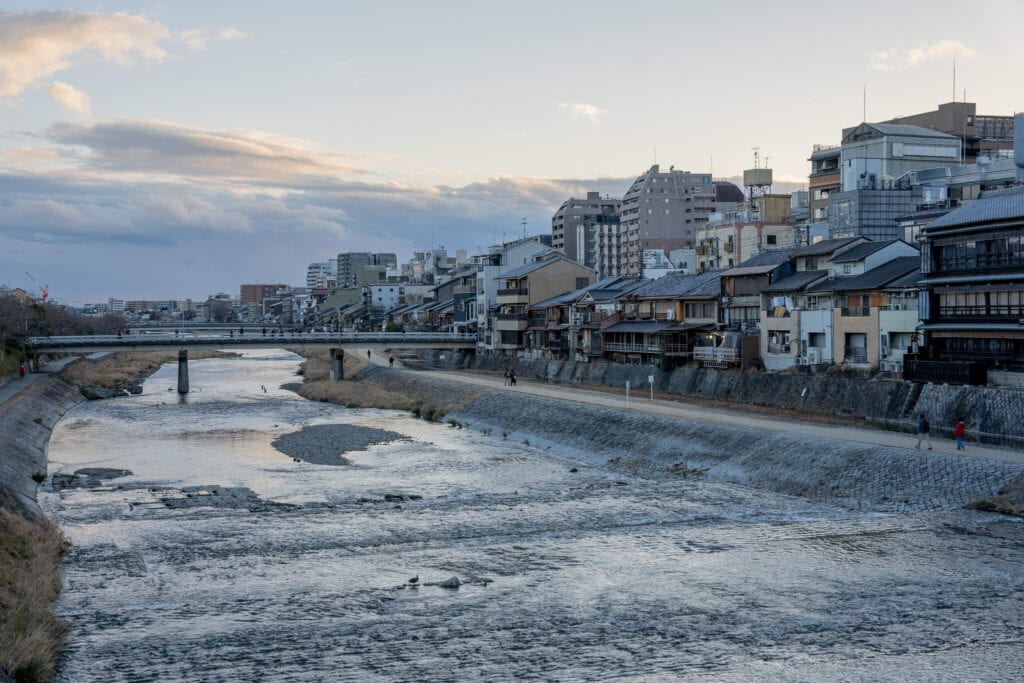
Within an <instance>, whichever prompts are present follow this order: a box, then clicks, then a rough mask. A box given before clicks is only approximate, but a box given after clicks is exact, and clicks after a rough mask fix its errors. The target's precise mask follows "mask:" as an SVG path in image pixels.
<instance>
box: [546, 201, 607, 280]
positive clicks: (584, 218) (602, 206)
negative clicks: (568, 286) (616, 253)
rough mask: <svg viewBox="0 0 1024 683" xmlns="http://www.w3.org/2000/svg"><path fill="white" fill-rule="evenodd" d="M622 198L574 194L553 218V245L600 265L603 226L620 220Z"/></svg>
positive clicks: (575, 257) (585, 262)
mask: <svg viewBox="0 0 1024 683" xmlns="http://www.w3.org/2000/svg"><path fill="white" fill-rule="evenodd" d="M621 203H622V200H621V199H617V198H612V197H609V196H607V195H606V196H605V197H603V198H602V197H601V193H599V192H588V193H587V196H586V198H585V199H579V198H576V197H570V198H569V199H567V200H565V201H564V202H562V205H561V206H560V207H558V210H557V211H556V212H555V215H554V216H552V217H551V246H552V248H554V249H557V250H559V251H560V252H562V253H563V254H565V255H566V256H568V257H569V258H571V259H572V260H573V261H578V262H579V263H582V264H583V265H585V266H587V267H588V268H594V269H596V268H597V266H598V245H599V242H600V239H599V232H600V226H601V225H617V224H618V223H619V215H618V213H619V207H620V205H621Z"/></svg>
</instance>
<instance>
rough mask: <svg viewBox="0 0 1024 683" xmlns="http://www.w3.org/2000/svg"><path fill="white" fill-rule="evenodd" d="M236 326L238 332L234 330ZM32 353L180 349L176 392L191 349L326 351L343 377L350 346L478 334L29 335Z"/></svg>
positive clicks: (184, 380) (446, 344) (184, 388)
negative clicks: (345, 354) (346, 354)
mask: <svg viewBox="0 0 1024 683" xmlns="http://www.w3.org/2000/svg"><path fill="white" fill-rule="evenodd" d="M236 330H237V332H238V333H237V334H236ZM25 348H26V351H27V352H28V354H29V356H30V357H35V356H38V355H41V354H44V353H95V352H96V351H177V352H178V393H179V394H187V393H188V390H189V387H188V350H189V349H198V350H222V349H233V348H245V349H328V350H330V352H331V379H338V380H340V379H342V378H343V377H344V376H345V375H344V372H345V370H344V365H343V358H344V351H345V349H346V348H361V349H376V350H378V351H382V350H385V349H456V350H462V349H474V348H476V335H474V334H458V333H447V332H286V331H281V330H273V329H269V330H268V333H267V334H263V333H262V329H261V330H257V331H253V332H250V333H249V334H246V333H245V332H244V331H242V330H241V329H238V328H232V329H230V330H224V331H218V332H216V333H212V334H193V333H191V332H183V331H180V330H176V331H175V332H173V333H168V332H158V333H143V334H116V335H114V334H106V335H99V334H98V335H85V336H76V337H29V339H28V343H27V344H26V345H25Z"/></svg>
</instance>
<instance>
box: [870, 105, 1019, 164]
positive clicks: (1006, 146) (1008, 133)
mask: <svg viewBox="0 0 1024 683" xmlns="http://www.w3.org/2000/svg"><path fill="white" fill-rule="evenodd" d="M977 109H978V105H977V104H976V103H974V102H947V103H945V104H940V105H939V107H938V109H935V110H934V111H926V112H924V113H921V114H911V115H910V116H897V117H896V118H894V119H890V120H888V121H883V123H898V124H907V125H912V126H921V127H922V128H930V129H932V130H937V131H939V132H941V133H947V134H949V135H954V136H956V137H958V138H960V140H961V141H962V143H963V157H962V160H963V163H966V164H973V163H976V162H977V161H978V159H979V158H981V157H989V158H992V159H994V158H996V157H999V156H1008V154H1009V152H1010V151H1011V150H1012V149H1013V130H1014V122H1013V116H1009V115H991V114H978V113H977Z"/></svg>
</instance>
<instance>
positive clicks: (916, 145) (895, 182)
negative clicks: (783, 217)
mask: <svg viewBox="0 0 1024 683" xmlns="http://www.w3.org/2000/svg"><path fill="white" fill-rule="evenodd" d="M840 152H841V157H840V177H841V191H840V192H832V193H831V194H830V195H829V205H828V214H829V218H828V220H829V232H830V235H831V236H832V237H844V236H850V235H864V236H866V237H869V238H871V239H874V240H888V239H895V238H897V237H900V236H902V232H903V231H902V230H901V229H900V227H899V224H898V219H899V218H900V217H901V216H903V215H905V214H907V213H909V212H910V211H911V210H913V208H914V201H913V193H912V190H911V185H910V179H911V176H912V174H913V173H914V172H916V171H923V170H925V169H929V168H935V167H937V166H948V165H950V164H954V163H956V162H957V161H958V160H959V159H960V154H961V143H960V139H959V138H957V137H956V136H953V135H948V134H946V133H940V132H938V131H935V130H931V129H928V128H922V127H920V126H910V125H901V124H894V123H862V124H860V125H859V126H855V127H853V128H847V129H846V130H844V131H843V140H842V147H841V150H840Z"/></svg>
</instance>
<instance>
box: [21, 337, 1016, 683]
mask: <svg viewBox="0 0 1024 683" xmlns="http://www.w3.org/2000/svg"><path fill="white" fill-rule="evenodd" d="M298 361H299V359H298V357H297V356H294V355H293V354H290V353H287V352H283V351H282V352H247V353H243V354H242V357H241V358H225V359H210V360H202V361H195V362H193V363H191V364H190V371H191V384H192V387H193V393H191V394H189V395H188V396H187V397H186V398H185V399H181V400H179V397H178V395H177V394H176V393H175V392H174V391H173V390H172V389H173V387H174V386H175V379H176V374H175V373H176V369H175V367H173V366H165V367H164V368H161V369H160V370H159V371H158V372H157V373H156V374H154V375H153V376H152V377H150V378H149V379H148V380H147V381H146V382H145V385H144V392H143V394H141V395H139V396H133V397H125V398H120V399H115V400H108V401H91V402H88V403H85V404H83V405H81V406H79V407H77V408H75V409H74V410H72V411H71V412H70V413H69V414H68V415H67V416H66V417H65V418H64V420H63V421H62V422H61V423H60V424H59V425H58V427H57V429H55V431H54V434H53V438H52V440H51V443H50V450H49V462H50V472H51V474H61V473H71V472H75V471H77V470H79V469H82V468H113V469H124V470H130V471H131V474H129V475H127V476H122V477H118V478H114V479H109V480H105V481H103V482H100V483H101V485H98V486H92V487H85V488H74V487H72V488H64V489H62V490H59V491H50V492H47V493H42V494H41V503H42V505H43V506H44V508H45V509H46V510H47V511H48V512H50V513H51V514H53V515H55V516H56V517H57V518H58V519H59V521H60V523H61V525H62V527H63V528H64V530H65V533H66V534H67V536H68V538H69V539H70V541H71V544H72V546H71V548H70V551H69V553H68V555H67V557H66V560H65V564H64V577H65V589H64V592H63V594H62V596H61V598H60V600H59V602H58V603H57V611H58V613H59V615H60V616H61V617H63V618H64V619H66V620H67V622H68V623H69V625H70V627H71V632H70V637H69V644H68V648H67V650H66V652H65V653H64V655H63V656H62V658H61V661H60V664H59V668H58V671H57V676H56V680H58V681H66V682H69V683H71V682H73V683H83V682H89V681H97V682H99V681H103V682H107V681H177V680H184V681H237V682H243V681H245V682H248V681H335V680H381V681H449V680H450V681H455V680H488V681H496V680H560V681H576V680H638V681H639V680H644V681H646V680H678V679H680V678H697V679H705V678H706V679H707V680H737V681H740V680H752V679H757V680H766V679H771V680H807V681H812V680H814V681H820V680H864V681H869V680H870V681H877V680H886V679H895V678H899V679H903V680H943V679H946V680H976V679H977V680H981V679H989V680H992V679H994V680H1014V679H1017V680H1020V679H1021V678H1022V677H1024V658H1022V656H1021V652H1022V651H1024V649H1022V647H1021V645H1022V643H1024V524H1021V522H1020V520H1012V519H1009V518H1005V517H1000V516H998V515H992V514H982V513H977V512H969V511H963V510H950V511H940V512H928V513H918V514H900V515H890V514H878V513H863V512H855V511H851V510H847V509H843V508H839V507H834V506H830V505H827V504H824V503H814V502H809V501H807V500H804V499H800V498H794V497H788V496H783V495H779V494H774V493H770V492H767V491H762V490H758V489H751V488H744V487H740V486H734V485H727V484H716V483H712V482H707V481H702V480H701V479H700V478H699V477H681V476H669V475H663V476H655V475H652V474H651V473H650V472H641V471H638V472H636V473H628V472H627V473H626V474H623V473H622V471H618V470H616V471H613V470H610V469H607V468H605V467H601V466H599V465H595V464H591V463H587V462H582V461H579V460H574V459H572V458H570V457H569V456H568V455H566V454H563V453H559V452H557V450H556V449H540V448H538V447H536V446H530V445H528V444H524V443H513V442H511V441H508V440H505V439H503V438H502V435H501V434H489V435H486V434H481V433H479V432H475V431H471V430H469V429H459V428H456V427H453V426H451V425H448V424H441V423H427V422H424V421H422V420H418V419H415V418H414V417H412V416H411V415H410V414H409V413H399V412H395V411H380V410H365V409H346V408H343V407H340V406H334V405H329V404H321V403H313V402H309V401H306V400H304V399H302V398H299V397H298V396H297V395H296V394H294V393H293V392H292V391H290V390H288V389H285V388H282V385H286V384H288V383H292V382H296V381H300V379H301V378H298V377H296V374H295V373H296V370H297V367H298ZM320 425H341V426H342V427H343V429H352V430H353V431H352V433H353V434H354V433H356V432H357V431H360V430H359V428H365V429H362V430H361V431H365V432H368V431H369V430H377V429H383V430H389V431H390V432H394V433H395V434H393V435H392V439H393V440H391V441H388V442H386V443H380V444H376V445H371V446H369V447H368V448H366V449H365V450H359V451H349V452H347V453H344V458H345V459H346V461H347V464H340V465H324V464H314V463H312V462H307V461H303V460H299V461H296V460H295V459H294V458H293V457H291V456H290V455H286V454H284V453H282V452H281V451H279V450H278V449H277V448H275V446H274V441H275V439H277V438H279V437H281V436H283V435H286V434H289V433H293V432H297V431H300V430H303V429H306V432H303V433H309V434H316V430H311V429H310V428H311V427H316V426H320ZM595 428H599V427H595ZM341 433H343V434H344V433H345V432H344V431H342V432H341ZM360 433H361V432H360ZM373 433H376V432H373ZM322 441H323V443H322V450H323V451H324V452H325V453H326V454H328V455H330V456H331V457H337V456H338V455H339V454H341V453H342V452H343V451H345V450H347V449H346V445H345V443H344V441H345V439H344V438H342V439H322ZM308 447H309V446H308V444H307V448H308ZM342 462H344V461H342ZM412 577H418V578H419V580H418V582H417V584H416V585H415V586H413V585H410V584H409V583H408V579H410V578H412ZM451 577H458V578H459V580H460V582H461V584H462V585H460V586H459V587H457V588H446V587H442V586H440V585H437V584H440V583H442V582H445V581H447V580H449V579H450V578H451Z"/></svg>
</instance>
